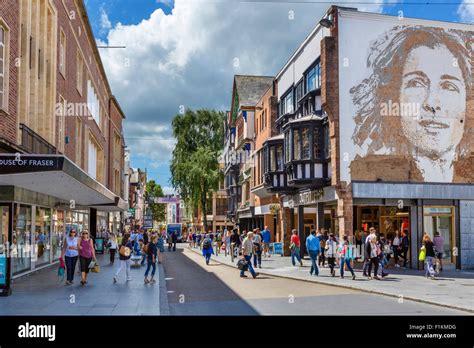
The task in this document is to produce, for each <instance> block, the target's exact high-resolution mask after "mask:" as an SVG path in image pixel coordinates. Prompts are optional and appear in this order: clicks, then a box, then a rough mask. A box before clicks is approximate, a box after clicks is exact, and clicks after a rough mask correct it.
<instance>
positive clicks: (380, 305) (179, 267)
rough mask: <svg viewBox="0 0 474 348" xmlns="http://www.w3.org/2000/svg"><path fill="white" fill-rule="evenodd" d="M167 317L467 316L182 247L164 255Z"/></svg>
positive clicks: (454, 311)
mask: <svg viewBox="0 0 474 348" xmlns="http://www.w3.org/2000/svg"><path fill="white" fill-rule="evenodd" d="M163 262H164V268H165V274H166V286H167V291H168V300H169V309H170V314H171V315H262V314H263V315H285V314H288V315H356V314H358V315H372V314H374V315H375V314H379V315H422V314H425V315H456V314H463V315H465V314H466V312H463V311H457V310H452V309H448V308H443V307H439V306H434V305H428V304H423V303H418V302H414V301H407V300H404V301H403V303H399V302H398V299H396V298H390V297H387V296H382V295H376V294H371V293H365V292H364V291H358V290H352V289H346V288H341V287H335V286H329V285H324V284H317V283H310V282H305V281H300V280H292V279H285V278H280V277H275V276H271V275H262V276H260V277H259V278H258V279H256V280H254V279H252V278H251V277H249V278H246V279H242V278H240V277H239V273H238V270H237V269H235V268H232V267H229V266H227V265H224V264H220V263H218V262H215V261H211V264H210V265H209V266H206V264H205V262H204V258H203V257H202V256H200V255H199V254H197V253H195V252H194V251H191V250H189V249H188V248H187V246H185V245H184V244H181V245H180V244H178V250H177V251H176V252H175V253H165V257H164V261H163Z"/></svg>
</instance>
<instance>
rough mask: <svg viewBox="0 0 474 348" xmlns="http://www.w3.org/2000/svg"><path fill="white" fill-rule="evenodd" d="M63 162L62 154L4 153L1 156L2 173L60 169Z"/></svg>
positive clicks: (0, 168) (0, 171) (0, 167)
mask: <svg viewBox="0 0 474 348" xmlns="http://www.w3.org/2000/svg"><path fill="white" fill-rule="evenodd" d="M63 164H64V157H61V156H58V157H51V156H48V157H45V156H30V155H19V156H15V155H13V156H12V155H3V156H0V174H14V173H29V172H46V171H58V170H62V168H63Z"/></svg>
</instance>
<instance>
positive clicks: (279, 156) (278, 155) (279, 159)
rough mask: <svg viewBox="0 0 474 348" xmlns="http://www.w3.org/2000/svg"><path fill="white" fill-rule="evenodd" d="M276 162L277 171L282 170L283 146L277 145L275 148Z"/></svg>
mask: <svg viewBox="0 0 474 348" xmlns="http://www.w3.org/2000/svg"><path fill="white" fill-rule="evenodd" d="M276 161H277V170H279V171H282V170H283V145H278V146H277V147H276Z"/></svg>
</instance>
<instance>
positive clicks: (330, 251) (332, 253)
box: [324, 233, 337, 277]
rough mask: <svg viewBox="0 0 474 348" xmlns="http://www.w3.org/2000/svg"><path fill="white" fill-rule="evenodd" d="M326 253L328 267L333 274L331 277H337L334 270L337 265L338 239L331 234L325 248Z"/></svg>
mask: <svg viewBox="0 0 474 348" xmlns="http://www.w3.org/2000/svg"><path fill="white" fill-rule="evenodd" d="M324 251H325V253H326V257H327V259H328V265H329V269H330V272H331V276H333V277H334V276H336V270H335V269H334V267H335V264H336V257H337V242H336V238H334V234H333V233H330V234H329V239H328V240H327V242H326V246H325V248H324Z"/></svg>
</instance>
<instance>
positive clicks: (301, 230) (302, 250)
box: [298, 205, 306, 257]
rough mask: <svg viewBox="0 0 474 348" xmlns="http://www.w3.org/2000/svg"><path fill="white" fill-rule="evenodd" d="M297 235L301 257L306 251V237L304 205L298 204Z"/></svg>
mask: <svg viewBox="0 0 474 348" xmlns="http://www.w3.org/2000/svg"><path fill="white" fill-rule="evenodd" d="M298 236H299V237H300V241H301V248H300V256H301V257H303V255H304V253H305V251H306V246H305V244H306V239H305V235H304V205H299V206H298Z"/></svg>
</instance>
